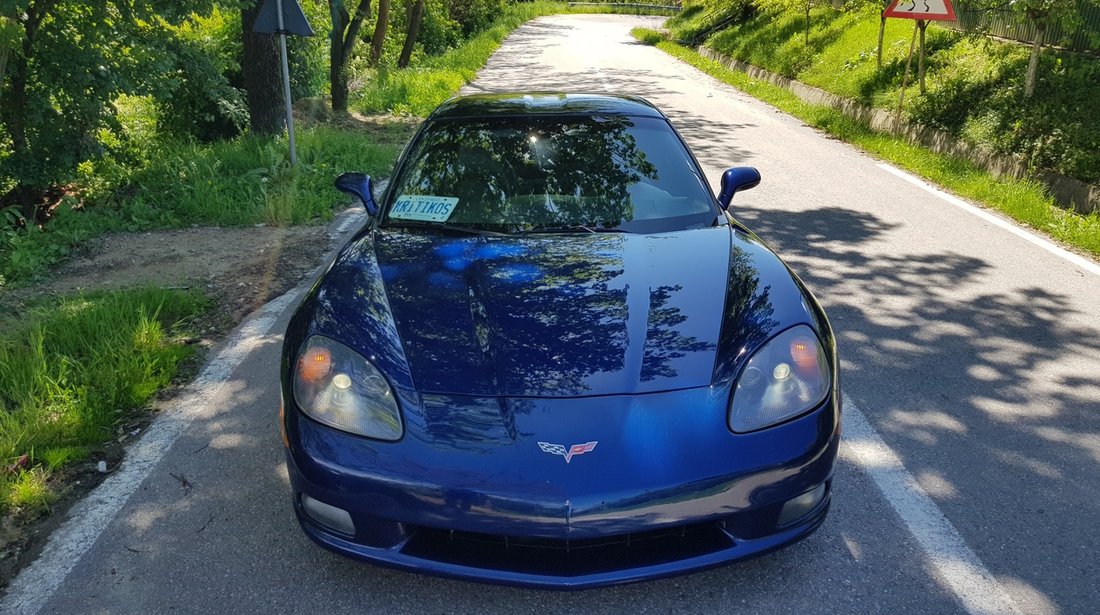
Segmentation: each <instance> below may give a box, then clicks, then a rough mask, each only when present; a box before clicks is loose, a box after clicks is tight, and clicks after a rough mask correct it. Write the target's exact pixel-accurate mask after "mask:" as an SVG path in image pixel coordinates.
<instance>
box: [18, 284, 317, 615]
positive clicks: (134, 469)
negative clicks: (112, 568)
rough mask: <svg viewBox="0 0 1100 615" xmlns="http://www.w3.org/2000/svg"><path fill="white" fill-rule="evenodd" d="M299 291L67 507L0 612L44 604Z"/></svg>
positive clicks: (251, 328) (249, 325)
mask: <svg viewBox="0 0 1100 615" xmlns="http://www.w3.org/2000/svg"><path fill="white" fill-rule="evenodd" d="M303 291H304V287H299V288H296V289H294V290H292V291H290V292H288V293H286V294H285V295H282V296H281V297H278V298H276V299H272V300H271V301H269V302H268V303H267V304H266V305H264V306H263V307H262V308H260V311H259V313H258V314H257V315H256V316H255V317H254V318H252V319H251V320H249V321H248V322H246V323H245V324H244V325H243V326H242V327H241V328H240V329H239V330H238V331H237V332H236V333H235V334H234V335H233V336H232V337H231V338H230V339H229V341H228V343H226V345H225V347H224V348H223V349H222V351H221V352H219V353H218V354H217V356H215V357H214V359H213V360H212V361H210V362H209V363H208V364H207V365H206V367H205V368H203V370H202V373H200V374H199V376H198V378H195V380H194V382H192V383H191V384H190V385H189V386H188V387H187V388H186V389H185V390H184V391H183V393H182V394H180V395H179V396H178V397H176V399H175V400H173V402H172V403H171V405H170V406H169V407H168V408H167V409H166V410H165V411H164V412H162V413H161V414H159V415H158V416H157V418H156V420H154V421H153V423H152V425H150V427H149V429H148V431H146V432H145V434H144V435H142V437H141V438H140V439H139V440H138V442H137V443H136V444H134V445H133V446H132V447H130V448H129V450H127V451H126V457H125V459H124V460H123V462H122V464H121V465H120V466H119V468H118V470H116V471H115V472H114V473H113V474H112V475H111V476H110V477H109V478H108V479H107V480H105V481H103V483H101V484H100V485H99V486H98V487H96V488H95V490H93V491H92V492H91V493H90V494H88V496H87V497H85V498H84V499H83V500H81V501H80V502H79V503H77V504H76V505H75V506H73V508H72V510H70V511H69V517H68V520H66V521H65V523H64V524H63V525H62V526H61V527H59V528H58V529H57V530H55V531H54V532H53V534H52V535H51V536H50V539H49V542H47V543H46V547H45V549H43V551H42V554H41V555H40V556H39V557H38V559H37V560H35V562H34V563H33V564H31V565H30V566H29V567H27V568H26V569H24V570H23V572H21V573H20V574H19V576H18V577H16V578H15V581H13V582H12V584H11V586H10V587H9V588H8V595H7V596H5V598H4V601H3V602H2V603H0V612H4V613H13V614H16V613H18V614H27V615H33V614H34V613H37V612H38V611H39V609H41V608H42V606H43V605H45V603H46V601H47V600H49V599H50V597H52V596H53V594H54V592H55V591H56V590H57V588H58V587H60V586H61V583H62V582H63V581H64V580H65V577H67V576H68V574H69V572H70V571H71V570H72V569H73V568H74V567H75V566H76V564H77V563H78V562H79V561H80V558H81V557H82V556H83V555H84V553H86V552H87V551H88V549H89V548H91V546H92V545H93V544H94V543H95V541H96V540H97V539H98V538H99V535H100V534H102V533H103V530H104V529H106V528H107V526H108V525H109V524H110V523H111V521H112V520H113V519H114V518H115V515H117V514H118V512H119V511H120V510H122V507H123V505H125V504H126V502H127V501H128V500H129V499H130V496H131V495H133V493H134V492H135V491H136V490H137V489H138V487H139V486H140V485H141V483H142V482H143V481H144V480H145V478H146V477H148V476H149V473H150V472H151V471H152V470H153V468H154V466H156V465H157V463H158V462H159V461H160V460H161V458H163V457H164V455H165V453H167V452H168V449H170V448H171V447H172V444H173V443H174V442H175V441H176V440H177V439H179V437H180V435H182V434H183V432H184V430H186V429H187V427H188V426H189V425H190V424H191V421H192V420H193V419H194V417H195V415H197V414H201V409H202V408H204V407H205V406H206V405H207V404H208V403H210V402H211V401H212V400H214V399H217V397H218V394H219V392H220V390H221V388H222V387H223V386H224V385H225V383H226V382H227V381H228V380H229V378H230V377H231V376H232V374H233V371H234V370H235V369H236V367H237V366H238V365H240V363H241V361H243V360H244V359H245V357H247V356H248V354H249V353H251V352H252V351H253V350H255V349H256V348H258V347H259V346H260V344H261V343H262V342H263V341H264V340H265V338H266V337H267V335H268V334H269V333H270V331H271V328H272V327H273V326H274V325H275V322H276V321H277V320H278V318H279V316H280V315H281V314H282V313H283V312H284V311H285V310H286V308H287V307H288V306H289V305H291V303H292V302H293V301H294V300H295V299H297V298H298V296H299V295H300V294H301V293H302V292H303Z"/></svg>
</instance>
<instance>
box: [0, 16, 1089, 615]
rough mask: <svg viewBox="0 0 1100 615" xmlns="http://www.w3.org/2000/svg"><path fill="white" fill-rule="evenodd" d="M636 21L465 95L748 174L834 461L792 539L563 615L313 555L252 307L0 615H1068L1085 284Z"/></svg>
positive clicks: (1082, 472)
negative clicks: (491, 96) (675, 54)
mask: <svg viewBox="0 0 1100 615" xmlns="http://www.w3.org/2000/svg"><path fill="white" fill-rule="evenodd" d="M658 21H659V20H657V21H655V20H654V19H652V18H637V17H626V16H608V15H602V16H560V17H553V18H544V19H540V20H537V21H535V22H532V23H530V24H528V25H527V26H524V27H523V28H521V29H520V30H518V31H517V32H516V33H515V34H514V35H513V36H512V37H511V38H509V39H508V40H507V41H506V42H505V44H504V45H503V46H502V47H501V49H500V51H499V52H498V53H497V55H495V56H494V57H493V59H492V60H491V61H490V63H489V65H488V66H487V67H486V69H485V70H484V71H483V72H482V73H481V74H480V76H479V78H478V80H477V81H476V82H474V83H473V84H471V85H470V86H469V87H468V88H467V91H471V92H473V91H504V90H518V89H528V90H531V89H539V90H568V91H594V92H616V93H630V94H636V95H640V96H643V97H646V98H648V99H649V100H651V101H653V102H654V103H656V104H657V105H658V106H659V107H660V108H661V109H662V110H664V111H665V113H667V114H668V115H669V117H670V118H671V119H672V121H673V122H674V124H675V125H676V126H677V127H678V128H679V129H680V131H681V132H682V133H683V135H684V137H685V138H686V139H687V141H688V142H689V143H690V145H691V147H692V148H693V149H694V151H695V153H696V155H697V156H698V157H699V159H700V161H701V163H702V164H703V166H704V168H705V171H706V173H707V176H708V177H709V179H710V180H711V182H712V184H716V183H717V180H718V178H719V176H720V173H721V171H722V170H723V169H725V168H726V167H729V166H735V165H753V166H756V167H758V168H759V169H760V170H761V172H762V174H763V177H764V181H763V183H762V184H761V185H760V187H759V188H756V189H754V190H752V191H750V192H745V193H743V194H741V195H738V196H737V197H736V198H735V199H734V203H735V211H736V216H737V217H738V218H739V219H740V220H742V221H743V222H745V223H746V224H748V225H749V226H750V227H751V228H753V229H754V230H755V231H756V232H757V233H758V234H759V235H760V236H761V237H762V238H763V239H764V240H765V241H767V242H768V243H769V244H770V245H772V246H773V247H774V248H775V249H776V250H777V251H778V252H779V253H780V254H781V255H783V256H784V257H785V258H786V259H787V261H788V262H789V263H790V264H791V266H792V267H793V268H794V269H795V271H796V272H797V273H798V274H799V275H800V276H801V277H802V279H803V280H804V281H805V282H806V283H807V285H808V286H809V287H810V288H811V289H812V290H813V291H814V293H815V294H816V295H817V296H818V298H819V299H820V301H821V302H822V303H823V304H824V305H825V306H826V309H827V310H828V311H829V314H830V316H831V318H832V321H833V325H834V327H835V329H836V330H837V333H838V336H839V340H840V351H841V357H842V360H843V368H844V372H843V389H844V392H845V396H846V397H845V401H846V402H847V403H848V404H849V405H848V407H849V409H850V412H849V415H848V416H847V417H846V418H845V430H846V431H845V435H846V437H847V438H848V442H847V443H846V444H845V447H844V449H843V451H842V458H841V462H840V465H839V467H838V471H837V476H836V481H835V499H834V504H833V509H832V513H831V514H830V517H829V519H828V521H827V522H826V523H825V525H824V526H823V527H822V528H821V529H820V530H819V531H818V533H817V534H815V535H814V536H812V537H811V538H809V539H807V540H806V541H804V542H801V543H799V544H797V545H795V546H793V547H791V548H788V549H786V550H783V551H780V552H777V553H774V554H771V555H768V556H765V557H762V558H759V559H756V560H752V561H749V562H743V563H739V564H734V565H731V566H727V567H723V568H719V569H715V570H711V571H707V572H702V573H697V574H693V575H688V576H682V577H677V578H673V579H667V580H661V581H656V582H650V583H644V584H638V585H631V586H626V587H621V588H612V589H602V590H593V591H586V592H579V593H551V592H541V591H526V590H519V589H512V588H503V587H494V586H482V585H476V584H470V583H464V582H457V581H449V580H443V579H437V578H430V577H424V576H419V575H414V574H409V573H404V572H397V571H391V570H386V569H382V568H378V567H374V566H369V565H363V564H359V563H356V562H353V561H350V560H346V559H344V558H341V557H339V556H336V555H332V554H329V553H327V552H325V551H322V550H321V549H319V548H317V547H314V546H313V545H312V543H310V542H309V541H308V540H307V539H306V538H305V537H304V536H303V535H302V534H301V533H300V532H299V530H298V529H297V526H296V523H295V521H294V519H293V515H292V512H291V507H290V499H289V493H288V487H287V481H286V474H285V470H284V469H283V465H282V450H281V447H280V445H279V441H278V437H277V435H276V433H277V430H276V416H275V409H276V407H277V405H278V391H277V388H276V366H277V363H278V349H279V344H280V341H281V332H282V329H283V328H284V327H285V318H286V316H287V314H286V313H285V311H284V310H283V309H282V308H283V307H284V306H283V305H276V306H274V307H273V309H272V310H270V311H269V313H267V314H264V315H260V318H258V319H257V320H254V321H252V322H251V323H250V326H251V329H247V330H246V331H245V333H246V335H242V336H239V337H238V341H242V343H244V342H247V344H248V346H247V348H248V350H249V352H246V353H238V354H240V356H242V357H243V359H241V362H240V364H239V365H236V366H234V365H235V363H234V362H233V361H229V362H227V364H226V366H225V369H224V370H220V371H219V370H213V371H212V372H211V380H210V382H211V383H212V384H211V388H210V392H209V394H206V395H204V396H202V398H201V399H200V400H199V402H196V405H195V408H193V409H192V411H191V412H190V414H187V413H184V415H185V418H182V419H180V420H181V421H183V422H182V423H180V427H179V433H175V435H174V436H173V437H172V438H167V439H165V440H164V442H165V449H166V450H167V453H163V452H160V453H155V454H153V453H150V455H151V456H150V457H149V459H150V460H151V461H150V464H149V467H148V469H147V470H145V471H144V473H135V474H134V477H135V478H133V479H132V481H131V482H132V485H131V486H129V487H128V486H127V485H128V484H129V483H126V481H119V483H120V485H119V486H118V487H117V489H118V491H117V493H116V492H112V493H111V494H109V495H111V496H112V497H113V498H114V501H115V502H116V503H115V504H114V505H110V503H108V504H107V505H105V506H107V507H106V508H103V507H100V508H96V507H95V506H94V505H90V506H89V508H88V510H90V511H92V512H93V513H94V512H95V511H100V513H101V514H100V517H101V519H100V521H99V523H100V524H101V525H102V526H103V527H105V528H106V529H105V530H104V531H103V532H102V534H99V533H98V530H97V529H95V528H94V527H91V525H87V526H82V525H81V524H80V522H79V520H74V521H73V522H72V523H71V524H70V525H71V526H72V527H70V528H69V531H68V533H66V535H65V536H66V538H65V540H67V541H68V542H64V541H58V544H55V545H54V547H53V548H52V551H54V554H53V560H50V561H43V563H42V564H41V565H39V566H38V567H36V568H34V569H32V570H33V572H34V574H35V577H34V578H33V579H26V578H21V579H20V580H19V581H18V582H17V584H16V591H15V592H14V593H13V594H12V595H11V596H9V597H8V601H7V602H5V603H4V604H3V605H0V606H2V608H0V610H12V611H13V612H17V611H19V610H22V611H34V610H35V609H39V608H40V610H41V611H42V612H50V613H100V612H102V613H151V612H167V611H170V610H171V611H175V612H227V611H235V612H242V613H243V612H259V611H265V612H327V613H336V612H347V613H352V612H355V613H362V612H387V613H392V612H400V611H408V612H456V613H465V612H501V613H519V612H530V613H545V612H547V611H553V612H570V611H573V612H575V611H584V612H593V611H594V612H629V613H635V612H670V611H694V612H719V611H721V612H725V613H729V612H745V613H766V614H767V613H798V614H800V615H801V614H805V613H870V612H879V613H922V614H923V613H999V612H1019V613H1028V614H1031V613H1036V614H1043V613H1086V612H1096V609H1097V606H1096V605H1097V604H1100V583H1097V579H1098V578H1100V556H1098V555H1097V553H1098V551H1100V532H1097V531H1096V529H1095V528H1097V527H1098V526H1100V504H1098V502H1100V499H1098V498H1097V497H1096V494H1097V493H1100V276H1098V275H1096V274H1095V273H1094V272H1093V271H1092V270H1090V269H1088V268H1087V267H1083V266H1081V264H1080V263H1079V262H1078V263H1075V262H1072V261H1070V260H1067V259H1065V258H1063V257H1062V256H1059V255H1058V254H1057V251H1056V250H1055V251H1051V250H1048V249H1044V247H1042V246H1041V245H1037V244H1036V243H1035V242H1030V241H1026V240H1025V239H1023V238H1021V237H1020V236H1018V235H1015V234H1012V233H1010V232H1009V231H1007V230H1005V229H1004V228H1002V227H1000V226H997V225H995V224H992V223H990V222H989V221H988V220H986V219H983V218H981V217H978V216H976V215H974V213H972V212H971V211H968V210H967V209H965V208H963V207H960V206H959V205H958V204H955V203H952V202H950V201H949V200H945V199H944V198H942V197H941V196H940V195H937V194H934V193H931V192H929V191H927V190H924V189H922V188H921V187H920V186H918V185H915V184H914V183H912V182H911V181H907V180H906V179H905V178H903V177H899V176H898V175H897V174H896V173H894V172H892V170H891V168H889V167H885V166H883V165H881V164H880V163H879V162H878V161H876V160H874V159H872V158H870V157H868V156H866V155H864V154H861V153H859V152H857V151H856V150H854V149H852V148H851V147H848V146H846V145H844V144H841V143H838V142H836V141H833V140H830V139H828V138H826V137H824V136H822V135H821V134H819V133H817V132H816V131H814V130H813V129H811V128H808V127H806V126H804V125H802V123H801V122H799V121H798V120H796V119H792V118H790V117H788V116H786V115H783V114H781V113H779V112H777V111H776V110H774V109H772V108H771V107H768V106H767V105H764V104H762V103H759V102H757V101H755V100H753V99H751V98H749V97H747V96H745V95H743V94H741V93H739V92H737V91H735V90H732V89H731V88H728V87H726V86H723V85H721V84H719V83H717V82H716V81H714V80H712V79H710V78H708V77H706V76H704V75H702V74H701V73H699V72H697V71H695V70H694V69H692V68H690V67H687V66H685V65H683V64H680V63H678V62H676V61H675V60H673V59H671V58H670V57H668V56H666V55H664V54H663V53H662V52H660V51H659V50H657V49H654V48H651V47H645V46H642V45H637V44H635V43H634V42H633V40H632V39H631V38H630V37H629V30H630V28H631V27H633V26H637V25H654V24H655V23H657V22H658ZM869 44H871V43H869ZM1040 243H1041V242H1040ZM292 304H293V302H292V301H290V302H287V303H286V305H292ZM234 356H236V355H234ZM215 376H216V378H215ZM200 402H201V403H200ZM172 474H175V475H176V476H177V477H178V476H185V477H186V479H187V482H188V484H189V485H190V488H188V489H184V488H183V485H182V484H181V482H180V481H179V480H178V479H177V478H174V477H173V476H172ZM127 489H134V492H133V495H132V496H130V495H129V491H128V490H127ZM127 498H128V499H127ZM116 509H117V511H118V512H117V514H115V513H114V512H113V511H114V510H116ZM103 511H107V512H103ZM108 513H109V514H108ZM88 516H89V517H95V514H91V513H89V515H88ZM74 545H75V546H74ZM81 545H83V546H81ZM87 545H91V546H90V548H87ZM49 551H50V550H48V553H47V559H48V558H49V556H50V553H49ZM58 553H60V554H62V555H64V554H68V555H69V557H68V558H67V559H66V558H65V557H61V556H59V555H57V554H58ZM66 562H67V563H66ZM70 569H71V571H70ZM66 572H67V575H66ZM55 586H56V589H55ZM35 592H37V593H35ZM27 596H36V597H33V598H27Z"/></svg>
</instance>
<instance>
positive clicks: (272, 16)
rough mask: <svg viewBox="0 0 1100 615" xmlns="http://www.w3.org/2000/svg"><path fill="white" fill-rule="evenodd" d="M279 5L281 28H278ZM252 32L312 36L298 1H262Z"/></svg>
mask: <svg viewBox="0 0 1100 615" xmlns="http://www.w3.org/2000/svg"><path fill="white" fill-rule="evenodd" d="M279 4H282V8H283V19H282V22H283V25H282V28H280V27H279V7H278V5H279ZM252 31H253V32H259V33H260V34H294V35H296V36H313V34H314V32H313V28H311V27H310V25H309V20H308V19H306V14H305V13H304V12H302V7H301V5H299V4H298V0H282V2H281V3H280V2H278V0H264V5H263V6H262V7H260V14H259V15H257V16H256V23H255V24H253V26H252Z"/></svg>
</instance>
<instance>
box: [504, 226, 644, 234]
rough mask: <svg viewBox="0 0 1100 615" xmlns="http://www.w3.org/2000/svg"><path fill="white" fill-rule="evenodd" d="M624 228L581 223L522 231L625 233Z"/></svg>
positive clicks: (532, 232)
mask: <svg viewBox="0 0 1100 615" xmlns="http://www.w3.org/2000/svg"><path fill="white" fill-rule="evenodd" d="M627 232H629V231H626V230H624V229H621V228H618V227H615V226H585V225H583V224H570V225H563V226H542V227H539V228H534V229H531V230H529V231H522V233H524V234H537V233H627Z"/></svg>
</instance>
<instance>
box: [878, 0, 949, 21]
mask: <svg viewBox="0 0 1100 615" xmlns="http://www.w3.org/2000/svg"><path fill="white" fill-rule="evenodd" d="M882 16H883V17H900V18H902V19H935V20H939V21H955V9H954V8H953V7H952V6H951V0H893V2H891V3H890V6H889V7H888V8H887V9H886V11H884V12H883V13H882Z"/></svg>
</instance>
